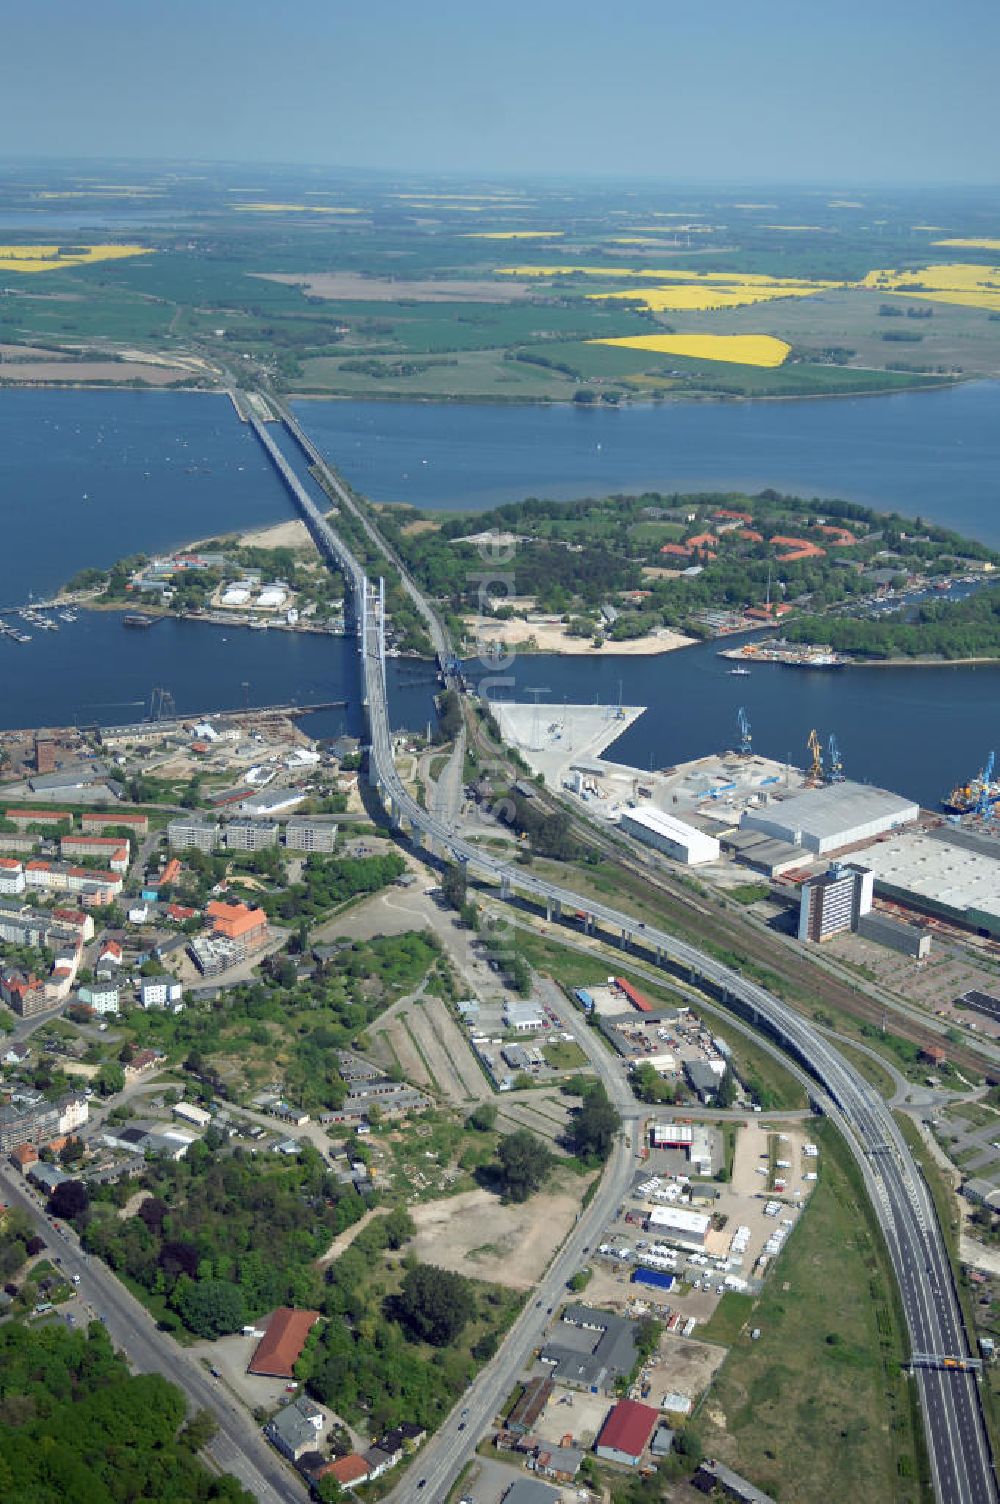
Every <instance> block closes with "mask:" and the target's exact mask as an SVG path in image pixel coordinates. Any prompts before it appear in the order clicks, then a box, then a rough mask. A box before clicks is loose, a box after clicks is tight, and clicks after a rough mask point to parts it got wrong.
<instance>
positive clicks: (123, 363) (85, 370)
mask: <svg viewBox="0 0 1000 1504" xmlns="http://www.w3.org/2000/svg"><path fill="white" fill-rule="evenodd" d="M190 376H191V372H190V371H183V370H181V369H180V368H179V367H178V366H154V365H143V364H140V363H139V362H138V361H128V360H77V361H67V360H62V359H60V358H59V357H56V358H54V359H53V358H52V357H51V356H50V358H49V359H48V360H23V361H13V360H5V361H4V362H3V364H2V365H0V386H2V385H4V384H6V383H7V382H11V383H14V382H18V383H23V382H30V381H62V382H86V381H108V382H115V383H118V384H121V383H123V382H126V381H145V382H146V383H147V384H148V385H149V386H169V384H170V383H171V382H172V381H184V380H186V379H190Z"/></svg>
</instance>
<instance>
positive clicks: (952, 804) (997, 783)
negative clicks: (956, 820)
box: [941, 756, 1000, 815]
mask: <svg viewBox="0 0 1000 1504" xmlns="http://www.w3.org/2000/svg"><path fill="white" fill-rule="evenodd" d="M941 802H942V804H943V805H944V808H945V809H946V810H948V812H949V813H950V814H954V815H968V814H971V813H972V811H973V810H976V809H980V808H981V807H982V806H983V805H984V804H985V805H987V806H988V807H989V808H990V809H992V808H993V807H994V806H996V805H1000V778H994V777H993V758H992V756H991V757H990V759H989V761H988V762H987V764H986V766H985V768H981V769H980V770H979V772H978V773H977V774H976V776H975V778H970V779H969V781H968V783H959V784H956V785H955V787H954V788H953V789H952V791H951V793H950V794H949V795H948V797H947V799H943V800H942V801H941Z"/></svg>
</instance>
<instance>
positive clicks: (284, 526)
mask: <svg viewBox="0 0 1000 1504" xmlns="http://www.w3.org/2000/svg"><path fill="white" fill-rule="evenodd" d="M240 543H241V545H243V546H244V547H246V548H308V549H310V550H312V551H313V552H314V553H315V552H316V545H315V543H314V542H313V540H312V535H311V533H310V532H309V529H308V528H307V527H306V525H305V523H304V522H300V521H299V520H298V518H295V519H294V520H293V521H291V522H276V523H274V524H273V526H271V527H258V528H251V529H250V530H249V531H248V532H245V533H240Z"/></svg>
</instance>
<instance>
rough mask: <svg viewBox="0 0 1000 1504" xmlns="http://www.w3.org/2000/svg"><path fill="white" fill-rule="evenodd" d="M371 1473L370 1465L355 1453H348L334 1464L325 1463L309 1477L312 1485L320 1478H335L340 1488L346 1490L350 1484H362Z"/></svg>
mask: <svg viewBox="0 0 1000 1504" xmlns="http://www.w3.org/2000/svg"><path fill="white" fill-rule="evenodd" d="M371 1471H372V1469H371V1463H369V1462H366V1461H365V1459H364V1458H363V1457H359V1456H358V1454H357V1452H350V1453H349V1454H348V1455H347V1456H346V1457H338V1458H337V1460H336V1462H327V1463H326V1464H325V1465H324V1466H323V1467H318V1468H316V1469H315V1470H314V1471H312V1472H310V1474H309V1476H310V1478H312V1480H313V1482H314V1483H318V1482H319V1480H320V1478H336V1480H337V1482H338V1483H339V1484H340V1486H341V1488H347V1487H349V1486H350V1484H352V1483H364V1482H365V1481H366V1480H367V1479H368V1478H370V1477H371Z"/></svg>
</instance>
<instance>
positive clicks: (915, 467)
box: [0, 384, 1000, 805]
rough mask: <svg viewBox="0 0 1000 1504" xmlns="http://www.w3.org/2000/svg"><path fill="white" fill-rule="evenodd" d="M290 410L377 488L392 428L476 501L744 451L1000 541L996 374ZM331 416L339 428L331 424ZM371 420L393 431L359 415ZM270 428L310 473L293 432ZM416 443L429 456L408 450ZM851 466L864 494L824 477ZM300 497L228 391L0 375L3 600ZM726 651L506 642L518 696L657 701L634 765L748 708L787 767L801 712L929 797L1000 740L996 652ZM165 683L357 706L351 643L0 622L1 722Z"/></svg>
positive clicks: (416, 682) (781, 479)
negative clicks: (758, 657) (742, 673)
mask: <svg viewBox="0 0 1000 1504" xmlns="http://www.w3.org/2000/svg"><path fill="white" fill-rule="evenodd" d="M301 411H302V413H303V415H304V417H305V419H306V421H307V423H308V426H309V428H310V430H311V431H312V432H313V433H314V434H315V435H316V436H317V438H318V439H319V441H320V442H321V443H322V444H323V446H324V447H325V448H326V449H327V451H328V452H329V453H330V454H331V457H332V458H333V459H334V460H335V461H336V462H337V463H338V465H340V466H342V467H343V468H344V469H345V471H346V472H347V473H348V475H349V476H350V478H351V479H353V480H354V481H355V483H356V484H358V485H359V486H363V487H365V488H366V489H368V490H369V491H370V493H372V494H373V495H374V496H375V497H376V498H379V497H388V496H391V495H392V494H394V493H393V491H392V489H391V486H390V481H391V479H392V476H393V473H394V469H393V467H394V466H395V465H398V464H399V463H400V459H401V456H402V453H403V446H404V444H409V445H411V446H412V455H413V457H414V468H413V475H414V477H415V480H414V487H415V489H417V490H419V491H420V492H421V494H420V495H419V496H411V497H410V498H409V499H412V500H419V501H420V502H421V504H424V505H426V504H428V498H429V497H430V496H433V497H434V498H436V500H437V504H439V505H440V504H442V503H443V502H445V501H447V502H448V503H449V504H455V503H456V502H458V501H462V502H463V504H466V505H470V506H471V505H485V504H486V503H487V501H492V500H496V499H500V495H502V497H503V499H510V498H511V496H513V495H523V494H528V493H530V492H535V493H538V494H545V493H548V494H556V492H557V491H558V492H560V493H561V494H567V492H574V491H575V493H576V494H581V493H582V492H585V491H587V490H593V491H598V490H600V491H608V490H611V491H614V490H618V489H622V490H625V489H630V488H634V487H636V486H637V485H654V484H655V485H657V486H661V487H663V486H668V487H669V486H670V485H673V484H678V485H685V486H696V485H697V486H705V487H709V486H713V485H718V484H726V485H735V484H737V477H736V475H735V473H734V470H735V469H736V468H738V467H739V466H741V465H743V466H749V465H750V464H751V463H753V464H759V465H760V466H761V469H760V472H759V473H756V472H755V473H754V474H752V475H751V474H749V473H744V474H743V475H742V478H741V479H740V482H739V483H741V484H746V485H748V486H758V485H766V484H774V485H776V486H779V487H788V488H789V489H792V488H793V486H794V488H796V489H799V490H803V491H805V492H807V493H812V492H817V491H823V490H826V489H835V490H838V491H844V492H847V494H849V495H851V496H853V497H856V498H858V499H863V500H867V501H871V502H873V503H874V504H876V505H880V506H893V505H898V506H900V507H901V508H903V509H904V510H913V511H917V510H921V511H923V512H924V514H925V515H926V516H928V517H932V516H933V517H940V518H942V520H949V521H952V522H953V523H954V524H955V525H956V526H960V527H963V528H966V529H967V530H968V531H970V532H972V533H974V534H976V535H977V536H981V537H984V538H986V537H992V539H993V541H996V542H1000V538H998V537H997V532H998V518H997V506H996V491H997V486H998V484H1000V482H998V481H997V476H998V475H1000V467H998V465H997V460H998V459H1000V437H998V434H1000V430H998V427H997V418H998V417H1000V388H998V387H992V386H988V385H985V384H982V385H978V386H970V387H965V388H961V389H959V390H956V391H949V392H941V393H928V394H913V395H911V396H906V397H891V398H873V399H870V400H867V401H863V402H839V401H838V402H830V403H819V402H816V403H787V404H761V405H759V406H756V407H751V406H742V405H720V406H713V407H711V408H704V409H701V408H693V407H686V408H683V407H673V406H671V407H661V408H649V409H635V410H632V411H630V412H621V413H618V412H607V413H604V412H601V413H586V414H580V413H577V412H574V411H566V410H556V409H540V410H534V409H522V408H517V407H511V408H502V409H500V408H486V409H483V408H472V407H455V408H441V407H434V406H431V405H423V404H421V405H412V406H411V405H406V406H398V407H397V406H394V405H392V404H385V405H377V404H357V403H350V404H348V403H339V404H316V403H303V404H301ZM879 414H881V415H882V417H881V423H882V431H883V434H884V444H883V445H882V446H881V447H880V443H879V437H878V436H879V431H880V430H879V424H880V419H879ZM331 424H336V425H339V426H340V437H339V438H338V439H337V440H336V442H332V441H331V427H330V425H331ZM352 425H353V437H354V439H355V440H357V441H358V442H362V440H361V437H360V436H361V435H362V434H365V433H367V434H368V439H367V440H366V441H364V443H363V449H362V451H355V457H354V461H353V464H354V465H355V467H356V468H355V469H353V470H352V464H351V462H349V461H348V460H347V459H345V455H346V454H347V453H348V450H347V445H346V440H345V434H347V433H348V432H350V431H351V429H352ZM706 425H707V426H706ZM776 430H777V431H779V432H780V434H781V435H782V442H781V443H780V444H779V443H775V444H774V445H773V447H771V448H770V449H769V448H768V443H767V434H768V433H769V432H774V431H776ZM376 431H377V432H380V433H381V434H382V435H383V440H381V441H380V440H376V439H374V438H372V434H373V433H375V432H376ZM699 433H700V434H701V437H700V438H699ZM542 435H547V438H546V441H545V442H544V443H543V442H542V439H541V436H542ZM595 435H596V436H599V437H595ZM949 435H950V437H949ZM668 437H669V440H670V442H669V444H668V443H666V438H668ZM281 442H282V447H283V448H284V449H285V451H286V453H288V455H289V457H290V458H292V459H293V461H294V462H295V463H296V468H297V469H298V470H299V473H300V474H304V466H303V465H302V463H301V461H300V460H299V457H298V455H297V452H296V450H295V447H294V445H292V444H291V443H290V441H287V440H282V441H281ZM597 443H600V444H601V446H602V447H601V449H600V450H599V451H598V450H597V449H596V447H595V446H596V444H597ZM699 443H704V445H705V449H704V455H705V456H706V458H705V459H704V460H703V462H702V463H703V466H704V471H703V473H699V472H698V470H697V464H698V458H697V446H698V444H699ZM810 444H812V445H813V446H814V448H815V468H814V469H812V470H811V469H810V461H809V448H810ZM664 454H666V455H668V456H669V461H670V467H671V469H672V472H673V473H672V475H671V476H669V477H664V475H663V474H662V473H661V474H651V473H649V472H648V468H644V467H655V466H656V465H657V464H659V465H661V466H663V465H664V464H665V463H666V461H665V460H664V459H663V455H664ZM768 454H770V459H769V460H768V458H767V457H768ZM392 455H395V459H393V458H392V457H391V456H392ZM866 455H867V459H865V458H864V456H866ZM595 456H596V458H595ZM658 456H659V458H658ZM859 456H861V458H859ZM949 456H950V459H951V461H953V462H954V463H951V462H949ZM421 458H427V459H428V460H429V461H431V463H429V464H428V465H427V466H422V465H419V461H420V459H421ZM612 461H613V464H614V468H613V469H612V468H611V462H612ZM407 463H409V462H407ZM362 464H364V465H367V466H368V469H367V472H366V474H362V473H360V472H361V469H362ZM682 466H685V467H687V470H686V473H685V475H684V477H683V478H679V477H678V475H677V471H678V469H679V468H680V467H682ZM791 466H795V467H799V466H801V467H803V469H802V471H801V474H802V475H804V476H805V479H800V480H793V479H792V478H790V474H789V470H788V469H787V468H783V467H791ZM588 467H589V470H588ZM837 467H839V470H838V468H837ZM852 468H853V469H856V470H857V471H858V472H859V475H860V477H861V479H863V481H864V490H863V491H861V490H858V489H851V488H850V487H849V486H848V485H847V484H845V483H842V481H841V479H839V478H837V479H836V480H834V479H831V476H832V475H834V474H835V473H836V474H837V475H838V476H840V475H844V476H846V475H847V474H848V472H850V471H851V470H852ZM595 470H596V471H597V477H596V478H594V472H595ZM602 470H603V474H602V473H601V471H602ZM424 471H428V472H433V474H432V475H424V474H423V472H424ZM720 472H728V473H726V474H724V475H723V474H722V473H720ZM861 472H863V475H861ZM408 473H409V472H408ZM560 475H562V476H563V482H562V484H561V485H557V484H556V481H555V479H554V477H558V476H560ZM639 475H641V476H642V478H641V479H639V478H637V477H638V476H639ZM810 475H812V476H814V479H812V480H810V479H809V476H810ZM588 476H590V477H591V478H590V479H588ZM308 483H309V484H310V485H311V484H312V483H311V482H308ZM859 484H860V481H859ZM497 488H499V494H498V493H497ZM84 493H87V496H88V499H87V500H86V501H84V500H83V495H84ZM487 493H491V494H487ZM396 494H398V493H396ZM290 515H292V513H291V507H290V504H289V502H288V499H287V497H286V495H285V492H284V490H283V488H282V486H281V484H280V482H279V480H278V478H277V476H276V475H275V474H274V472H273V471H272V469H271V468H270V466H269V465H268V463H267V461H266V459H265V457H264V455H263V453H262V452H261V451H260V450H259V447H258V446H257V445H256V443H255V441H254V440H253V437H252V435H251V434H250V433H249V432H248V431H247V429H246V428H245V427H244V426H243V425H242V424H240V423H239V422H238V421H237V420H236V418H235V415H234V414H233V412H232V408H231V407H230V405H229V403H228V402H227V401H226V400H225V399H223V398H220V397H210V396H201V395H189V394H188V395H186V394H181V393H103V392H30V393H28V392H25V393H21V392H17V393H15V392H4V393H2V394H0V518H2V522H3V532H2V534H0V536H2V538H3V547H2V548H0V604H3V603H6V602H9V601H13V600H23V599H24V598H25V597H26V595H27V591H28V589H29V588H30V589H34V590H35V592H36V593H41V592H43V591H45V590H49V589H51V588H53V587H54V586H55V585H57V584H58V583H60V582H61V581H63V580H65V579H66V578H67V577H68V576H69V575H71V574H72V573H74V572H75V570H77V569H78V568H80V567H81V566H82V565H83V564H97V565H107V564H109V563H110V562H112V561H113V560H114V559H116V558H118V557H120V556H121V555H122V554H125V553H127V552H130V551H134V550H142V551H145V552H149V551H153V550H155V549H160V548H165V547H168V546H170V545H173V544H178V543H181V542H184V541H187V540H189V539H191V538H193V537H206V536H211V535H212V534H217V533H220V532H223V531H226V530H233V529H235V528H237V527H245V526H248V525H255V524H264V523H267V522H270V521H274V520H280V519H284V518H286V517H289V516H290ZM29 630H31V629H29ZM726 667H727V665H726V663H725V661H724V660H720V659H719V658H718V657H717V656H716V646H715V645H713V644H706V645H703V646H699V647H696V648H692V649H688V650H685V651H683V652H677V653H670V654H666V655H663V656H661V657H656V658H627V657H622V658H597V659H591V658H586V657H582V658H552V657H546V658H538V657H521V658H519V659H518V660H517V661H516V662H515V665H514V667H513V670H512V675H513V680H514V682H513V685H511V686H510V687H509V689H507V690H505V691H504V693H506V694H508V695H509V697H511V698H515V699H516V698H521V699H526V698H528V696H527V689H528V688H529V687H531V686H539V685H546V686H548V687H549V691H550V693H549V694H548V696H547V697H546V698H547V699H548V700H549V702H550V703H552V704H553V705H560V704H561V703H562V701H563V699H564V698H565V699H566V700H568V701H569V702H570V703H590V702H593V701H594V699H595V698H599V699H600V700H601V702H602V703H606V704H607V703H612V702H616V701H617V699H618V696H619V685H620V686H621V689H620V692H621V695H622V697H623V699H624V700H625V702H626V703H629V704H633V705H634V704H643V705H647V706H649V710H648V712H647V714H646V715H645V716H643V717H642V718H641V720H640V721H638V722H637V724H636V725H635V726H634V727H632V729H631V730H630V731H628V732H627V733H626V734H625V736H623V737H622V738H621V739H620V741H619V742H618V743H616V744H615V746H614V748H613V749H612V751H613V755H614V756H615V757H617V758H620V759H622V760H623V761H627V762H630V763H632V764H634V765H636V766H638V767H649V766H650V764H651V763H652V765H653V766H656V767H662V766H665V765H668V764H671V763H674V762H677V761H681V760H684V759H687V758H691V757H697V756H700V755H702V754H704V753H706V752H708V751H712V750H717V749H723V748H726V747H731V746H732V745H733V744H734V742H735V739H736V729H735V728H736V710H737V707H738V706H739V705H745V706H746V707H747V709H748V710H749V713H750V717H751V720H752V723H753V731H754V745H755V747H756V748H757V749H758V750H760V751H762V752H765V753H768V754H769V755H771V756H773V757H777V758H781V759H785V758H788V757H790V758H791V759H792V761H794V762H798V763H800V764H801V762H802V761H803V760H804V757H805V740H806V737H807V736H808V733H809V731H810V729H811V728H812V727H816V728H817V730H818V731H819V732H820V734H821V736H822V737H823V738H824V740H825V738H826V736H827V735H828V734H829V732H830V731H834V732H836V735H837V738H838V741H839V742H840V746H841V750H842V752H843V754H844V758H845V762H846V767H847V772H848V776H850V777H852V778H857V779H860V780H867V781H870V782H873V783H879V784H884V785H886V786H888V787H890V788H894V789H898V790H899V791H900V792H901V793H905V794H909V795H911V796H913V797H915V798H918V799H920V800H921V801H922V802H924V803H927V804H931V805H933V804H934V803H936V802H937V800H938V799H939V798H940V796H941V794H942V792H944V791H946V790H947V789H948V788H950V787H951V786H952V784H954V783H955V782H956V781H957V780H958V779H959V778H963V777H967V776H968V775H969V774H970V773H974V772H975V771H976V769H977V768H978V767H979V766H981V764H982V762H983V761H984V759H985V756H986V753H987V752H988V751H989V749H990V747H992V746H997V748H998V750H1000V666H997V667H985V668H940V669H870V670H849V671H847V672H845V673H841V674H831V675H824V674H805V673H801V674H797V673H794V672H792V671H791V670H783V669H779V668H771V669H766V668H762V667H758V668H755V669H754V670H753V672H752V675H751V677H750V678H741V679H734V678H731V677H729V676H728V674H727V673H726ZM389 679H390V703H391V707H392V713H393V720H394V722H395V724H396V725H397V726H403V725H405V726H409V727H412V728H415V729H423V727H424V726H425V724H426V722H427V721H428V719H429V718H430V717H431V716H432V714H433V708H432V700H431V696H432V692H433V681H432V679H431V677H430V675H429V673H428V671H427V669H426V667H425V666H421V665H415V664H412V663H409V662H407V661H405V660H402V659H398V660H393V661H391V662H390V665H389ZM244 685H246V688H244ZM156 687H162V688H165V689H168V690H170V691H171V693H172V694H173V696H174V699H175V701H176V704H177V708H178V711H179V712H180V713H182V714H187V713H194V712H196V711H207V710H214V709H225V708H235V707H237V706H240V705H242V704H243V703H244V700H246V701H247V702H248V703H250V704H265V703H273V702H276V701H298V702H299V703H303V702H306V701H313V700H317V699H321V700H331V699H336V700H339V699H346V700H348V701H350V702H351V703H350V704H349V706H348V707H347V709H346V710H344V711H334V712H330V713H328V714H326V715H323V716H316V717H313V718H311V720H310V721H309V722H307V723H306V724H307V729H310V730H313V731H315V733H316V734H318V735H335V734H337V733H338V732H340V731H345V730H346V731H349V732H352V733H355V734H356V733H357V732H358V731H359V729H360V725H359V721H358V703H357V702H358V685H357V680H356V654H355V651H354V647H353V644H352V643H350V642H349V641H344V640H342V639H336V638H329V637H305V636H298V635H293V634H289V633H284V632H282V633H278V632H274V633H270V632H268V633H265V632H249V631H246V630H241V629H238V628H233V629H230V628H217V627H209V626H205V625H199V624H197V623H188V622H175V621H164V622H161V623H159V624H158V625H157V626H156V627H154V628H153V629H152V630H150V631H148V632H129V631H127V630H125V629H124V628H123V627H122V626H121V624H120V619H119V617H118V616H117V614H110V613H101V614H93V613H81V614H80V616H79V619H78V620H77V622H76V623H74V624H61V625H60V630H59V631H58V632H51V633H43V632H38V631H37V630H36V631H33V633H32V641H31V642H30V643H27V644H25V645H23V646H19V645H17V644H15V643H12V642H9V641H6V640H0V727H10V726H33V725H66V724H69V723H72V722H81V723H92V722H95V721H96V722H104V723H112V722H123V721H130V720H134V719H136V718H138V717H140V716H141V715H142V714H143V712H144V710H145V709H147V708H148V705H149V698H150V694H151V692H152V690H153V689H154V688H156Z"/></svg>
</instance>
